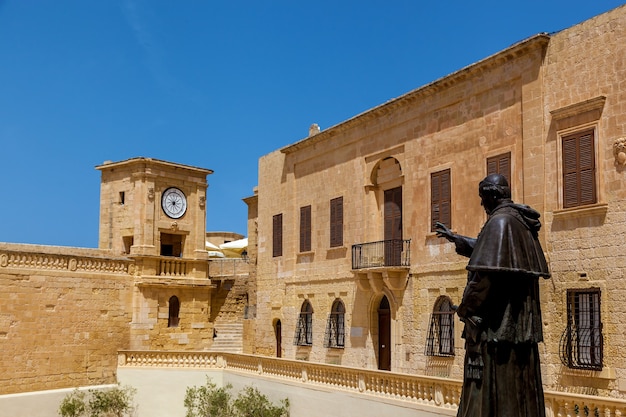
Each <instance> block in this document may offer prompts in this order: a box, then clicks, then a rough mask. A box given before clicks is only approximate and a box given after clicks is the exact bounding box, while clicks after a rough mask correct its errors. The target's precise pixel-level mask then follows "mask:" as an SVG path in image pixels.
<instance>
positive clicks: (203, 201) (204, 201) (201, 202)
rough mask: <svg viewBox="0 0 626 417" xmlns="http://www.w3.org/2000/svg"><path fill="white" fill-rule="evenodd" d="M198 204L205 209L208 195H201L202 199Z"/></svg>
mask: <svg viewBox="0 0 626 417" xmlns="http://www.w3.org/2000/svg"><path fill="white" fill-rule="evenodd" d="M198 205H199V206H200V208H201V209H203V208H204V207H205V206H206V197H205V196H203V195H201V196H200V199H199V201H198Z"/></svg>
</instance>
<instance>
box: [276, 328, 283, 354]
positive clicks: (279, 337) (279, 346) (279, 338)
mask: <svg viewBox="0 0 626 417" xmlns="http://www.w3.org/2000/svg"><path fill="white" fill-rule="evenodd" d="M274 331H275V333H276V357H277V358H281V357H282V352H283V330H282V325H281V324H280V320H276V326H275V329H274Z"/></svg>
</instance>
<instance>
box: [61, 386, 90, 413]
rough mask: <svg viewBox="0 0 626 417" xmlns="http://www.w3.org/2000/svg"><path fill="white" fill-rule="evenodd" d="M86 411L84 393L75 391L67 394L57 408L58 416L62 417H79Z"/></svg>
mask: <svg viewBox="0 0 626 417" xmlns="http://www.w3.org/2000/svg"><path fill="white" fill-rule="evenodd" d="M86 410H87V405H86V404H85V392H83V391H79V390H77V389H75V390H74V391H72V392H71V393H69V394H67V395H66V396H65V398H63V401H61V405H60V406H59V414H60V415H61V416H63V417H80V416H82V415H84V414H85V411H86Z"/></svg>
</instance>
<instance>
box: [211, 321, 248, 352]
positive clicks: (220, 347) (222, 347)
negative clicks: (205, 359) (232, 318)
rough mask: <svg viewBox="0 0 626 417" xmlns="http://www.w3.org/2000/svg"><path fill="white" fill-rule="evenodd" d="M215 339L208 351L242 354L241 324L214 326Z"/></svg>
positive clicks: (219, 324) (217, 324) (218, 324)
mask: <svg viewBox="0 0 626 417" xmlns="http://www.w3.org/2000/svg"><path fill="white" fill-rule="evenodd" d="M214 329H215V338H214V339H213V344H212V345H211V348H210V349H209V350H210V351H214V352H228V353H242V352H243V324H242V323H216V324H215V326H214Z"/></svg>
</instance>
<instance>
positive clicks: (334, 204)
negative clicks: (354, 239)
mask: <svg viewBox="0 0 626 417" xmlns="http://www.w3.org/2000/svg"><path fill="white" fill-rule="evenodd" d="M341 245H343V197H337V198H334V199H332V200H330V246H331V247H335V246H341Z"/></svg>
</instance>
